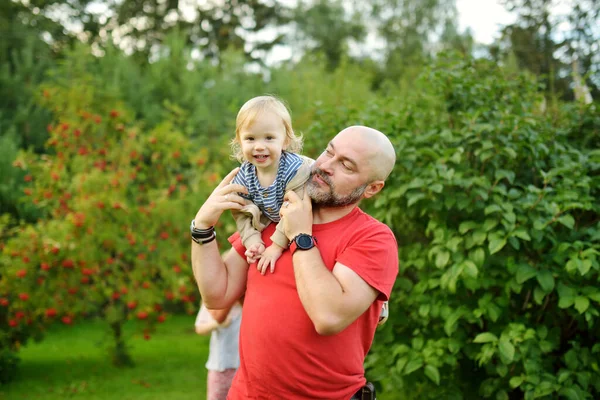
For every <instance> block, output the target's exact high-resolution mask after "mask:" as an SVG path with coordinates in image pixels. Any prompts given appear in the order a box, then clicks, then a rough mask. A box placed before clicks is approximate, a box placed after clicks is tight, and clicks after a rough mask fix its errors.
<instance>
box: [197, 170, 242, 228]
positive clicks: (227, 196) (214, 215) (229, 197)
mask: <svg viewBox="0 0 600 400" xmlns="http://www.w3.org/2000/svg"><path fill="white" fill-rule="evenodd" d="M239 170H240V169H239V168H235V169H234V170H233V171H231V172H230V173H229V174H227V176H226V177H225V178H224V179H223V180H222V181H221V183H219V185H218V186H217V187H216V188H215V190H213V192H212V193H211V194H210V196H208V199H206V201H205V202H204V204H202V207H200V210H198V213H196V218H195V222H194V225H195V227H196V228H197V229H208V228H210V227H211V226H215V224H216V223H217V221H218V220H219V217H221V214H223V211H225V210H241V209H242V207H244V199H243V198H242V197H241V196H239V195H238V193H248V190H247V189H246V188H245V187H244V186H242V185H237V184H236V185H230V183H231V181H233V178H234V177H235V175H236V174H237V173H238V171H239Z"/></svg>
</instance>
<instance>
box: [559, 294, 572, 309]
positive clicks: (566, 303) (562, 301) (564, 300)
mask: <svg viewBox="0 0 600 400" xmlns="http://www.w3.org/2000/svg"><path fill="white" fill-rule="evenodd" d="M574 302H575V297H573V296H562V297H560V298H559V299H558V308H562V309H565V308H569V307H571V306H572V305H573V303H574Z"/></svg>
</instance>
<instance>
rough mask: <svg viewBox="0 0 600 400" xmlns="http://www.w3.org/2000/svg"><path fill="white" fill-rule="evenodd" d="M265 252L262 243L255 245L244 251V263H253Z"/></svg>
mask: <svg viewBox="0 0 600 400" xmlns="http://www.w3.org/2000/svg"><path fill="white" fill-rule="evenodd" d="M264 251H265V245H264V244H262V243H255V244H253V245H252V246H250V247H248V248H247V249H246V252H245V253H244V255H245V256H246V262H247V263H248V264H252V263H255V262H256V261H258V259H259V258H260V256H261V254H262V253H263V252H264Z"/></svg>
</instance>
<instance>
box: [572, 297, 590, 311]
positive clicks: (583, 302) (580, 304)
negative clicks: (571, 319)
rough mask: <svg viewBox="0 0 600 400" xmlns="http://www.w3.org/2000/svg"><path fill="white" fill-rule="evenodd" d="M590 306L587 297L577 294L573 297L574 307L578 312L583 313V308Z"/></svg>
mask: <svg viewBox="0 0 600 400" xmlns="http://www.w3.org/2000/svg"><path fill="white" fill-rule="evenodd" d="M589 306H590V301H589V299H588V298H587V297H583V296H577V297H575V309H576V310H577V311H579V314H583V313H584V312H585V310H587V309H588V307H589Z"/></svg>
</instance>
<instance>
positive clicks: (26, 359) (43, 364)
mask: <svg viewBox="0 0 600 400" xmlns="http://www.w3.org/2000/svg"><path fill="white" fill-rule="evenodd" d="M193 324H194V317H193V316H174V317H171V318H169V319H168V320H167V321H166V322H165V323H164V324H160V325H158V327H157V331H156V332H154V333H153V334H152V337H151V338H150V340H144V338H143V337H142V335H141V333H139V331H136V330H135V327H134V326H133V325H134V324H133V323H132V324H130V325H128V326H127V327H126V330H125V332H126V334H127V335H128V337H129V340H128V344H129V348H130V354H131V356H132V357H133V360H134V362H135V363H136V365H135V367H132V368H117V367H114V366H112V364H111V363H110V359H109V356H108V351H107V347H108V346H109V345H110V344H111V340H110V339H111V338H110V336H108V329H107V328H106V325H105V324H103V323H102V322H86V323H81V324H78V325H75V326H73V327H65V326H56V327H54V328H53V329H52V330H50V331H49V332H48V333H47V335H46V337H45V338H44V340H43V341H42V342H40V343H33V342H32V343H30V344H28V345H27V346H26V347H24V348H22V349H21V351H20V353H19V356H20V358H21V363H20V368H19V375H18V377H17V379H16V380H15V381H13V382H11V383H10V384H8V385H4V386H0V399H7V400H8V399H10V400H13V399H14V400H21V399H40V400H50V399H71V398H73V399H90V400H101V399H123V400H126V399H136V400H137V399H141V400H151V399H157V400H158V399H182V400H185V399H194V400H198V399H204V398H205V397H206V396H205V394H206V368H205V367H204V364H205V363H206V359H207V358H208V339H209V338H208V337H206V336H198V335H196V334H195V333H194V331H193Z"/></svg>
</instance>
